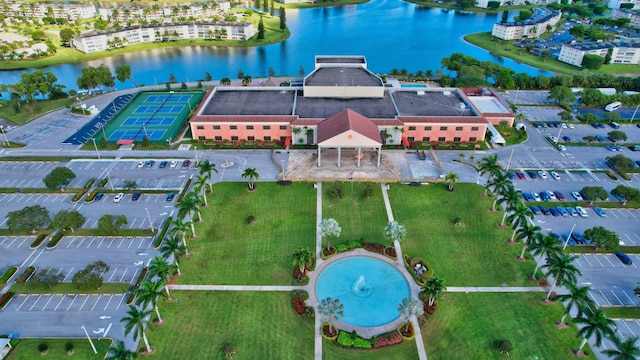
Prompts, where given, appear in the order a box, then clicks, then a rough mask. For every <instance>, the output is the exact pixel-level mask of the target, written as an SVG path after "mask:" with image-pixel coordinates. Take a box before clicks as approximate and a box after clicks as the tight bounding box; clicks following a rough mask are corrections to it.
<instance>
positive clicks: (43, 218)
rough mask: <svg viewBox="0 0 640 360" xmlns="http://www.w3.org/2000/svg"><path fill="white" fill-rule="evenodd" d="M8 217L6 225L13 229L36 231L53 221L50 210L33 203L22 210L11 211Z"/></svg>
mask: <svg viewBox="0 0 640 360" xmlns="http://www.w3.org/2000/svg"><path fill="white" fill-rule="evenodd" d="M6 219H7V222H6V225H7V227H8V228H9V230H11V231H31V232H35V231H37V230H38V229H41V228H43V227H44V226H45V225H47V224H49V223H50V222H51V218H50V217H49V210H47V209H46V208H45V207H43V206H40V205H31V206H26V207H24V208H22V209H20V210H15V211H9V212H8V213H7V215H6Z"/></svg>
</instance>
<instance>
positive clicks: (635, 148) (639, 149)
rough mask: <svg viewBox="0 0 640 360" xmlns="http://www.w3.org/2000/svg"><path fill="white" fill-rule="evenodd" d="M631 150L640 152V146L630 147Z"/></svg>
mask: <svg viewBox="0 0 640 360" xmlns="http://www.w3.org/2000/svg"><path fill="white" fill-rule="evenodd" d="M629 150H631V151H640V146H638V145H632V146H629Z"/></svg>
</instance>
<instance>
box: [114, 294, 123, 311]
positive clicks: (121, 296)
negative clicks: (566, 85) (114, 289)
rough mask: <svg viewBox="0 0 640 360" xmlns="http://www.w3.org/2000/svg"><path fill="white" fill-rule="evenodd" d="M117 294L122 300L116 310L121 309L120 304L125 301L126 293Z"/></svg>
mask: <svg viewBox="0 0 640 360" xmlns="http://www.w3.org/2000/svg"><path fill="white" fill-rule="evenodd" d="M115 295H116V296H120V302H119V303H118V306H117V307H116V311H118V310H119V309H120V305H122V302H123V301H124V296H123V295H124V294H115Z"/></svg>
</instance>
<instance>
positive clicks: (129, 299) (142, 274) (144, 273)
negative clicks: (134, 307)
mask: <svg viewBox="0 0 640 360" xmlns="http://www.w3.org/2000/svg"><path fill="white" fill-rule="evenodd" d="M148 272H149V268H147V267H146V268H144V269H142V272H140V275H139V276H138V280H136V283H135V284H133V286H132V287H131V288H130V291H129V296H128V297H127V305H131V304H133V302H134V301H135V300H136V290H138V288H139V287H140V283H141V282H143V281H144V278H145V277H146V276H147V273H148Z"/></svg>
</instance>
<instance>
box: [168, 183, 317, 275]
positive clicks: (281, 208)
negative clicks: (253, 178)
mask: <svg viewBox="0 0 640 360" xmlns="http://www.w3.org/2000/svg"><path fill="white" fill-rule="evenodd" d="M214 190H215V193H214V194H213V195H210V196H209V207H208V208H203V209H202V216H203V218H204V221H203V222H202V223H198V224H197V226H196V234H197V235H198V237H197V238H196V239H189V240H188V241H187V246H188V249H189V251H190V252H191V253H192V255H191V257H190V258H188V259H183V260H182V264H181V265H182V268H183V271H184V273H185V275H184V276H183V277H182V278H180V279H179V283H183V284H216V285H286V284H290V283H291V281H292V274H293V265H292V264H291V256H292V254H293V253H294V252H295V251H296V250H297V249H298V247H300V246H304V247H306V248H308V249H310V250H313V249H314V248H315V231H316V230H315V214H316V192H315V189H314V188H313V185H312V184H309V183H295V184H293V185H290V186H280V185H277V184H274V183H257V184H256V191H254V192H248V191H247V183H246V182H241V183H218V184H215V185H214ZM249 215H253V216H254V217H255V224H254V225H249V224H248V223H247V217H248V216H249Z"/></svg>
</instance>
